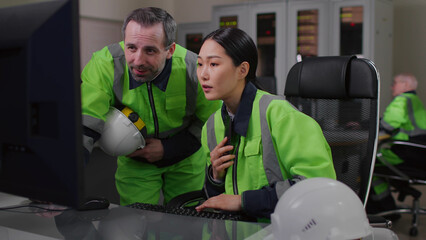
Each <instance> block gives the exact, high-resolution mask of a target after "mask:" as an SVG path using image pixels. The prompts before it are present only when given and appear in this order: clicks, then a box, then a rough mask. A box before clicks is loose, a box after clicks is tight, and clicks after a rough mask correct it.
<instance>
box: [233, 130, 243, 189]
mask: <svg viewBox="0 0 426 240" xmlns="http://www.w3.org/2000/svg"><path fill="white" fill-rule="evenodd" d="M240 141H241V138H238V143H237V148H236V149H235V160H234V164H233V166H232V185H233V187H234V194H235V195H238V185H237V162H238V150H239V149H240Z"/></svg>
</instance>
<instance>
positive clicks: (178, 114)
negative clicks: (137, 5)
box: [81, 42, 219, 150]
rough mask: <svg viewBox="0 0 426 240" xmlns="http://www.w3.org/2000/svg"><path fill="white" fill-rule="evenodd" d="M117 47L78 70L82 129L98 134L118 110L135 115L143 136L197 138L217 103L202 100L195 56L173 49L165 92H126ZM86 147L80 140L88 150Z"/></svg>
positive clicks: (144, 88) (146, 87)
mask: <svg viewBox="0 0 426 240" xmlns="http://www.w3.org/2000/svg"><path fill="white" fill-rule="evenodd" d="M123 48H124V43H123V42H120V44H119V45H118V44H114V45H110V46H108V47H105V48H103V49H102V50H100V51H98V52H95V53H94V54H93V57H92V59H91V60H90V61H89V63H88V64H87V65H86V67H85V68H84V70H83V72H82V81H83V82H82V86H81V92H82V93H81V94H82V113H83V125H84V126H86V127H88V128H90V129H91V130H93V131H95V132H98V133H101V132H102V129H103V125H104V122H105V118H106V114H107V113H108V111H109V107H110V106H116V105H124V106H127V107H129V108H131V109H132V110H133V111H135V112H137V113H138V114H139V116H140V117H141V119H142V120H143V121H144V122H145V124H146V127H147V134H148V137H156V138H160V139H162V138H168V137H170V136H173V135H175V134H176V133H178V132H179V131H182V130H183V129H188V130H189V131H190V132H191V133H192V134H193V135H194V136H197V137H198V138H199V137H200V130H201V127H202V125H203V123H204V122H205V121H206V120H207V118H208V116H209V115H210V114H211V113H212V112H213V111H215V110H216V109H217V108H218V106H219V103H218V102H212V101H207V100H206V99H205V96H204V93H203V91H202V89H201V87H200V85H199V84H198V80H197V77H196V64H195V63H196V61H197V59H196V55H195V54H194V53H192V52H189V51H188V52H187V50H186V49H185V48H182V47H181V46H179V45H176V50H175V52H174V54H173V57H172V63H171V64H172V66H171V73H170V77H169V79H167V80H166V81H167V88H166V89H165V90H162V89H160V88H158V87H157V86H156V85H155V84H153V83H146V84H142V85H140V86H137V87H135V88H131V87H130V81H129V70H128V66H127V64H126V62H125V57H124V52H123ZM188 63H190V64H188ZM154 81H155V80H154ZM91 144H93V143H92V142H91V140H90V139H87V138H86V140H85V146H87V148H88V150H91V148H92V146H91Z"/></svg>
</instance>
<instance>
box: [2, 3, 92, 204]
mask: <svg viewBox="0 0 426 240" xmlns="http://www.w3.org/2000/svg"><path fill="white" fill-rule="evenodd" d="M0 34H1V37H0V85H1V87H0V102H1V104H0V112H1V118H0V119H1V120H0V133H1V134H0V191H2V192H7V193H11V194H14V195H19V196H24V197H28V198H30V199H36V200H40V201H49V202H53V203H57V204H62V205H66V206H71V207H77V206H78V205H80V204H81V203H82V201H83V200H82V199H83V195H84V189H83V186H84V183H83V176H84V174H83V167H84V166H83V164H84V163H83V152H82V149H83V148H82V129H81V128H82V127H81V105H80V103H81V101H80V61H79V25H78V2H77V0H75V1H74V0H53V1H52V0H51V1H39V2H36V3H34V2H33V3H30V4H21V5H15V6H8V7H1V6H0Z"/></svg>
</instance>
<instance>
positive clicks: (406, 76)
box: [395, 73, 417, 90]
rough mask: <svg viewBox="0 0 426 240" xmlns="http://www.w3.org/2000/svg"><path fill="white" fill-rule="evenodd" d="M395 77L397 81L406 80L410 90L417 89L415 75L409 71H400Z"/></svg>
mask: <svg viewBox="0 0 426 240" xmlns="http://www.w3.org/2000/svg"><path fill="white" fill-rule="evenodd" d="M395 79H398V81H401V82H406V83H408V85H409V86H410V88H411V89H412V90H416V89H417V79H416V77H415V76H414V75H413V74H411V73H400V74H398V75H396V77H395Z"/></svg>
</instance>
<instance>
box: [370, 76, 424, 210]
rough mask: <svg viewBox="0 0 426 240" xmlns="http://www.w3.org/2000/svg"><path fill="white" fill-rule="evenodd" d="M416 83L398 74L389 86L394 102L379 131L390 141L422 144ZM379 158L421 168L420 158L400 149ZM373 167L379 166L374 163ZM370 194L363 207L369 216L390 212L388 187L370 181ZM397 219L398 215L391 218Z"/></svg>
mask: <svg viewBox="0 0 426 240" xmlns="http://www.w3.org/2000/svg"><path fill="white" fill-rule="evenodd" d="M416 89H417V79H416V78H415V76H414V75H412V74H409V73H402V74H398V75H396V76H395V77H394V81H393V84H392V95H393V96H394V99H393V100H392V102H391V103H390V104H389V105H388V106H387V107H386V110H385V112H384V114H383V118H382V119H381V120H380V128H381V130H384V131H385V132H386V133H388V134H389V135H390V136H391V139H393V140H405V141H408V140H410V141H419V142H426V111H425V108H424V105H423V103H422V101H421V100H420V98H419V97H418V96H417V94H416ZM380 153H381V154H382V158H383V159H385V160H386V161H387V162H389V163H390V164H392V165H397V166H403V165H407V166H411V167H420V168H423V167H424V164H425V162H424V157H419V156H412V155H411V154H410V153H411V152H409V151H404V150H403V149H395V148H392V146H391V147H390V148H384V149H380ZM376 163H377V164H378V165H377V166H379V165H381V163H380V162H379V161H376ZM372 190H373V191H372V192H371V194H370V200H369V202H368V204H367V211H368V212H369V213H376V212H381V211H386V210H390V209H394V208H395V207H396V206H395V201H394V199H393V197H392V195H391V194H390V189H389V185H388V183H387V182H385V181H384V180H383V179H381V178H378V177H374V178H373V183H372ZM391 217H392V218H398V215H396V216H391Z"/></svg>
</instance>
